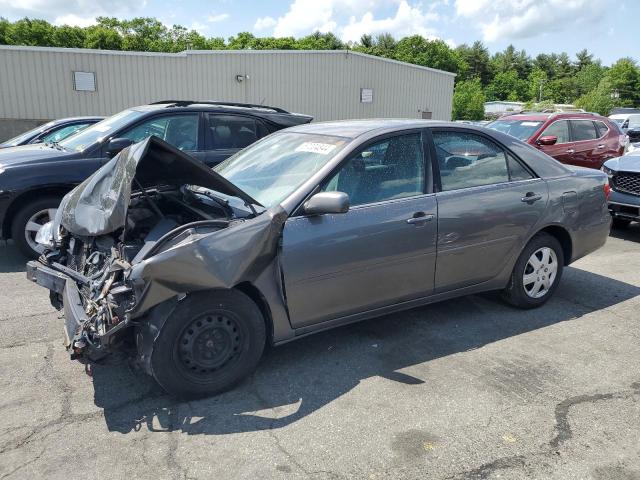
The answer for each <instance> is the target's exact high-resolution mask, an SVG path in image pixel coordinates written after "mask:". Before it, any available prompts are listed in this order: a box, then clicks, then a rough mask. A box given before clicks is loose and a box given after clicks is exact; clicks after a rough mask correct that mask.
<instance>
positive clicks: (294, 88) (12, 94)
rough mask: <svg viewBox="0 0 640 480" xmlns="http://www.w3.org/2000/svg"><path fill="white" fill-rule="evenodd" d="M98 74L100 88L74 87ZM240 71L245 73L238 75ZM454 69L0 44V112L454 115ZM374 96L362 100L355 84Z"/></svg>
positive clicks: (375, 61) (291, 55) (316, 55)
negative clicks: (188, 103)
mask: <svg viewBox="0 0 640 480" xmlns="http://www.w3.org/2000/svg"><path fill="white" fill-rule="evenodd" d="M74 71H86V72H95V74H96V84H97V91H95V92H78V91H74V89H73V72H74ZM236 75H247V76H248V78H246V79H245V80H244V81H243V82H238V81H237V80H236ZM453 82H454V76H453V75H452V74H449V73H446V72H440V71H438V70H432V69H427V68H423V67H417V66H414V65H409V64H406V63H400V62H395V61H390V60H384V59H379V58H376V57H372V56H368V55H363V54H357V53H354V52H346V51H247V50H241V51H206V52H205V51H188V52H183V53H179V54H150V53H142V52H111V51H100V50H76V49H58V48H38V47H8V46H0V118H9V119H35V118H38V119H45V118H46V119H53V118H60V117H66V116H72V115H92V114H95V115H98V114H102V115H110V114H113V113H116V112H118V111H120V110H122V109H124V108H126V107H129V106H134V105H141V104H145V103H149V102H153V101H157V100H162V99H172V100H182V99H186V100H194V99H195V100H225V101H238V102H247V103H263V104H265V105H273V106H278V107H282V108H285V109H287V110H290V111H296V112H301V113H307V114H310V115H313V116H314V117H315V119H316V120H333V119H343V118H371V117H408V118H420V116H421V111H430V112H433V113H432V114H433V118H434V119H440V120H449V119H450V118H451V102H452V96H453ZM361 88H371V89H373V102H372V103H361V102H360V89H361Z"/></svg>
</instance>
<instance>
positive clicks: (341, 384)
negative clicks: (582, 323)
mask: <svg viewBox="0 0 640 480" xmlns="http://www.w3.org/2000/svg"><path fill="white" fill-rule="evenodd" d="M637 295H640V287H637V286H633V285H630V284H627V283H623V282H620V281H616V280H613V279H611V278H607V277H604V276H601V275H597V274H594V273H590V272H587V271H584V270H580V269H576V268H568V269H566V270H565V276H564V278H563V280H562V283H561V285H560V288H559V289H558V291H557V293H556V298H554V299H552V300H551V301H550V302H549V303H548V304H547V305H546V306H544V307H542V308H539V309H536V310H529V311H520V310H515V309H512V308H510V307H508V306H506V305H504V304H502V303H501V302H499V301H496V300H494V297H496V295H484V296H470V297H464V298H460V299H457V300H453V301H447V302H442V303H438V304H434V305H431V306H428V307H424V308H419V309H415V310H411V311H408V312H404V313H399V314H395V315H388V316H385V317H381V318H378V319H374V320H369V321H366V322H362V323H358V324H354V325H351V326H347V327H343V328H338V329H334V330H331V331H328V332H324V333H320V334H317V335H314V336H311V337H308V338H305V339H301V340H299V341H296V342H293V343H290V344H287V345H284V346H282V347H278V348H275V349H273V350H271V351H269V352H268V353H267V354H266V356H265V357H264V358H263V360H262V363H261V365H260V367H259V368H258V370H257V371H256V373H255V374H254V375H253V376H252V377H251V378H250V379H248V380H246V381H245V382H244V383H242V384H241V385H239V386H238V387H236V388H235V389H234V390H232V391H230V392H227V393H224V394H222V395H219V396H216V397H212V398H208V399H203V400H198V401H191V402H178V401H176V400H174V399H172V398H170V397H168V396H167V395H165V394H163V392H162V391H161V390H160V389H159V387H157V386H156V385H155V384H154V382H153V380H152V379H151V378H150V377H148V376H146V375H144V374H142V373H137V372H134V371H133V370H131V369H130V368H128V367H127V366H126V364H123V365H120V366H96V367H95V368H94V369H93V382H94V388H95V398H94V400H95V404H96V405H97V406H99V407H101V408H103V409H104V417H105V421H106V424H107V427H108V429H109V430H110V431H118V432H122V433H128V432H131V431H134V430H139V429H140V428H141V427H142V426H143V425H146V428H147V429H149V430H151V431H173V430H180V431H183V432H185V433H188V434H192V435H198V434H204V435H220V434H228V433H237V432H248V431H256V430H264V429H274V428H281V427H284V426H286V425H289V424H291V423H293V422H296V421H297V420H299V419H301V418H304V417H306V416H307V415H310V414H312V413H313V412H315V411H316V410H318V409H320V408H322V407H323V406H325V405H327V404H329V403H330V402H332V401H333V400H335V399H337V398H339V397H340V396H341V395H343V394H345V393H347V392H348V391H350V390H351V389H353V388H354V387H356V386H357V385H358V383H359V382H360V381H361V380H364V379H367V378H369V377H373V376H379V377H384V378H387V379H389V381H394V382H400V383H403V384H407V385H415V384H421V383H424V382H429V378H428V376H427V377H425V378H414V377H411V376H409V375H407V374H404V373H402V372H399V371H398V370H401V369H403V368H405V367H409V366H412V365H416V364H422V363H425V362H429V361H431V360H434V359H437V358H441V357H445V356H448V355H452V354H455V353H458V352H464V351H467V350H471V349H477V348H480V347H482V346H484V345H487V344H490V343H492V342H496V341H498V340H501V339H505V338H508V337H512V336H516V335H520V334H522V333H525V332H528V331H532V330H536V329H539V328H544V327H547V326H550V325H553V324H556V323H559V322H563V321H567V320H574V321H579V318H580V317H581V316H583V315H586V314H588V313H590V312H593V311H596V310H599V309H602V308H606V307H610V306H612V305H615V304H618V303H620V302H623V301H625V300H628V299H630V298H633V297H635V296H637Z"/></svg>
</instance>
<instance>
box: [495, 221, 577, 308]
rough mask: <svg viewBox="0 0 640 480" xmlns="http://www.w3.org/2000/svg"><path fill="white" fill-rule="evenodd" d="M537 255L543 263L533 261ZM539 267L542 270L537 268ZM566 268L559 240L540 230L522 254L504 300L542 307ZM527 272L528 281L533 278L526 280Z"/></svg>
mask: <svg viewBox="0 0 640 480" xmlns="http://www.w3.org/2000/svg"><path fill="white" fill-rule="evenodd" d="M545 253H546V254H547V255H546V256H545ZM534 254H535V256H536V257H535V258H536V260H537V261H538V262H541V263H540V265H539V266H538V264H536V263H535V261H534V260H533V256H534ZM547 259H548V260H547ZM545 262H546V263H545ZM534 264H535V265H536V266H534ZM536 267H537V268H538V269H539V270H537V271H536V270H535V268H536ZM563 267H564V253H563V251H562V246H561V245H560V242H558V240H557V239H556V238H555V237H553V236H551V235H549V234H547V233H539V234H537V235H535V236H534V237H533V238H532V239H531V240H530V241H529V243H527V245H526V246H525V247H524V249H523V250H522V253H520V257H518V260H517V261H516V265H515V267H513V272H512V274H511V278H510V279H509V284H508V285H507V288H505V289H504V290H503V292H502V296H503V298H504V299H505V301H507V302H508V303H510V304H511V305H513V306H514V307H517V308H522V309H530V308H536V307H539V306H541V305H543V304H545V303H546V302H547V301H548V300H549V299H550V298H551V297H552V296H553V293H554V292H555V291H556V288H558V284H559V283H560V279H561V278H562V270H563ZM545 268H546V270H545ZM525 275H527V280H531V281H528V282H527V281H525ZM551 277H552V278H551ZM536 289H538V290H537V291H536Z"/></svg>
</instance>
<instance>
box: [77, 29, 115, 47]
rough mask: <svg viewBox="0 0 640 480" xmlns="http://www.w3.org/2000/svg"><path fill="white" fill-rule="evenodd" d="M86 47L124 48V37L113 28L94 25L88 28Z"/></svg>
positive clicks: (85, 40)
mask: <svg viewBox="0 0 640 480" xmlns="http://www.w3.org/2000/svg"><path fill="white" fill-rule="evenodd" d="M84 47H85V48H95V49H98V50H122V37H121V36H120V34H119V33H118V32H117V31H115V30H113V29H110V28H106V27H102V26H98V25H94V26H91V27H88V28H87V29H86V36H85V39H84Z"/></svg>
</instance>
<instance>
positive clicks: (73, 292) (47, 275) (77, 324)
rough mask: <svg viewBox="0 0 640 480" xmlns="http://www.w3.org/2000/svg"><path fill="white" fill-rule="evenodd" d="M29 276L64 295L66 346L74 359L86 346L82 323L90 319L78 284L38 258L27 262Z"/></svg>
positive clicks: (41, 284)
mask: <svg viewBox="0 0 640 480" xmlns="http://www.w3.org/2000/svg"><path fill="white" fill-rule="evenodd" d="M27 278H28V279H29V280H31V281H32V282H34V283H37V284H38V285H40V286H42V287H45V288H47V289H49V290H51V291H52V292H54V293H56V294H59V295H62V305H63V311H64V324H65V325H64V334H65V346H66V347H67V350H69V351H70V353H71V359H72V360H73V359H76V358H78V357H79V355H78V351H79V350H82V349H83V348H84V347H85V346H86V339H85V338H83V335H82V325H84V324H85V322H87V321H88V320H89V317H88V316H87V314H86V313H85V311H84V307H83V306H82V301H81V300H80V292H79V291H78V287H77V285H76V284H75V282H74V281H73V280H72V279H71V278H69V277H68V276H66V275H64V274H63V273H60V272H57V271H56V270H53V269H52V268H49V267H47V266H46V265H43V264H41V263H40V262H38V261H36V260H32V261H30V262H29V263H27Z"/></svg>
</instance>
